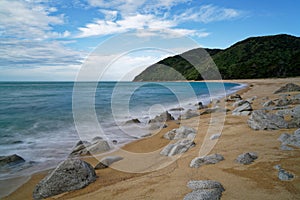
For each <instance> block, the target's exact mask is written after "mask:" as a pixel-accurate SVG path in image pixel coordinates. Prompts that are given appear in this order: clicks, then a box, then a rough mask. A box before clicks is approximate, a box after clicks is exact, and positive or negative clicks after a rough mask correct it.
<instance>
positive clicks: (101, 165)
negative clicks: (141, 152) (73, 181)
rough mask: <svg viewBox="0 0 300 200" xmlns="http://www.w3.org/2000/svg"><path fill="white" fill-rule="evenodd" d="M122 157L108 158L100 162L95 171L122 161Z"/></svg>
mask: <svg viewBox="0 0 300 200" xmlns="http://www.w3.org/2000/svg"><path fill="white" fill-rule="evenodd" d="M122 159H123V157H121V156H106V157H104V158H102V159H101V160H100V162H99V163H98V164H97V165H96V166H95V169H104V168H107V167H109V166H110V165H111V164H113V163H114V162H118V161H120V160H122Z"/></svg>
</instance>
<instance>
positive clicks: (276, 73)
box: [133, 34, 300, 81]
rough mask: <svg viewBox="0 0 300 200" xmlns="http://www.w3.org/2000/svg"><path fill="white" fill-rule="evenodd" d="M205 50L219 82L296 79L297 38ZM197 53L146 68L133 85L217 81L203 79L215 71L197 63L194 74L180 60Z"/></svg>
mask: <svg viewBox="0 0 300 200" xmlns="http://www.w3.org/2000/svg"><path fill="white" fill-rule="evenodd" d="M205 50H206V51H207V52H208V54H209V55H210V56H211V58H212V59H213V61H214V62H215V64H216V66H217V68H218V70H219V71H220V73H221V76H222V78H223V79H251V78H273V77H293V76H300V38H299V37H295V36H291V35H286V34H281V35H275V36H263V37H251V38H248V39H246V40H243V41H240V42H238V43H236V44H234V45H232V46H231V47H229V48H227V49H224V50H221V49H205ZM201 52H203V50H201V51H200V49H193V50H190V51H188V52H185V53H183V54H181V55H176V56H173V57H168V58H166V59H164V60H161V61H159V62H158V63H156V64H154V65H151V66H150V67H148V68H147V69H146V70H144V71H143V72H142V73H141V74H139V75H138V76H136V77H135V78H134V80H133V81H173V80H174V81H175V80H182V79H183V77H184V78H185V79H187V80H202V79H207V77H209V78H210V79H217V78H218V76H215V77H214V76H205V74H208V73H212V71H214V70H215V69H209V68H210V65H208V64H207V62H205V61H204V62H199V63H200V64H199V66H196V67H197V69H198V70H196V68H195V67H194V66H193V65H192V64H190V63H189V62H188V61H187V60H186V59H184V58H193V59H195V58H196V57H197V56H198V57H199V59H201V56H203V55H200V56H199V54H201ZM197 54H198V55H197ZM183 57H184V58H183ZM188 60H189V59H188ZM166 66H168V67H166ZM212 68H213V67H212ZM199 71H200V73H199ZM178 72H179V73H178ZM200 74H201V75H200ZM203 77H204V78H203Z"/></svg>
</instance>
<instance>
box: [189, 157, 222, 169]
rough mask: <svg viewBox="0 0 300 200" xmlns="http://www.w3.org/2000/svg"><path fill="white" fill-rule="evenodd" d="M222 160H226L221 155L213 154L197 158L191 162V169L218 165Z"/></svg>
mask: <svg viewBox="0 0 300 200" xmlns="http://www.w3.org/2000/svg"><path fill="white" fill-rule="evenodd" d="M222 160H224V157H223V156H222V155H221V154H212V155H208V156H204V157H196V158H194V159H193V160H192V161H191V163H190V167H192V168H199V167H201V166H202V165H210V164H216V163H218V162H220V161H222Z"/></svg>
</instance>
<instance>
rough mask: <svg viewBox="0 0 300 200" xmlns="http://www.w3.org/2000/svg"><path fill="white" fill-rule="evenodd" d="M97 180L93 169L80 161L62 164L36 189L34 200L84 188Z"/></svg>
mask: <svg viewBox="0 0 300 200" xmlns="http://www.w3.org/2000/svg"><path fill="white" fill-rule="evenodd" d="M95 180H96V173H95V170H94V169H93V167H92V166H91V165H90V164H88V163H87V162H84V161H82V160H79V159H68V160H65V161H63V162H61V163H60V164H59V165H58V166H57V167H56V169H55V170H54V171H52V172H51V173H50V174H48V175H47V176H46V177H45V178H44V179H43V180H41V181H40V182H39V183H38V184H37V185H36V186H35V188H34V191H33V199H43V198H47V197H51V196H54V195H58V194H61V193H64V192H68V191H72V190H78V189H81V188H84V187H85V186H87V185H89V184H90V183H92V182H94V181H95Z"/></svg>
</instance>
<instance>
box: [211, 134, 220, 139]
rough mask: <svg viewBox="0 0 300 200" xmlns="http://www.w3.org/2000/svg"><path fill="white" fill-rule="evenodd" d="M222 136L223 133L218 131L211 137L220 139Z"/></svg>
mask: <svg viewBox="0 0 300 200" xmlns="http://www.w3.org/2000/svg"><path fill="white" fill-rule="evenodd" d="M220 137H221V133H216V134H213V135H212V136H210V138H209V139H211V140H216V139H219V138H220Z"/></svg>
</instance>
